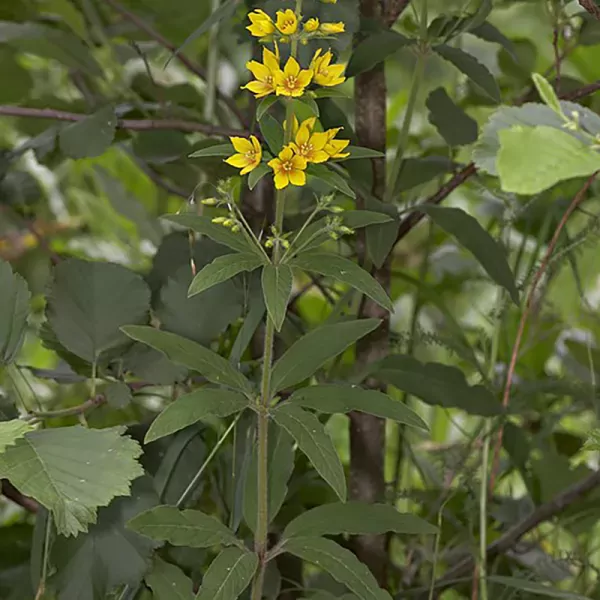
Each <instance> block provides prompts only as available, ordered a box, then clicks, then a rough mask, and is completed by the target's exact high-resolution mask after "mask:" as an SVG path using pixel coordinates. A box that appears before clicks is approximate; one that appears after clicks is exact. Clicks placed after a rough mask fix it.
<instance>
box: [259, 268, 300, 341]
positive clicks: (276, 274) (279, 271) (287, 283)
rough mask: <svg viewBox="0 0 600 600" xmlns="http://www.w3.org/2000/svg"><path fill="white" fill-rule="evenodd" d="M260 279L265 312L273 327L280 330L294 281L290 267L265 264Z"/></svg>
mask: <svg viewBox="0 0 600 600" xmlns="http://www.w3.org/2000/svg"><path fill="white" fill-rule="evenodd" d="M261 281H262V290H263V297H264V300H265V306H266V307H267V312H268V313H269V317H270V319H271V320H272V321H273V324H274V325H275V329H276V330H277V331H281V327H282V325H283V322H284V320H285V314H286V310H287V304H288V301H289V299H290V295H291V293H292V284H293V282H294V276H293V274H292V269H290V267H289V266H288V265H272V264H269V265H265V268H264V269H263V271H262V277H261Z"/></svg>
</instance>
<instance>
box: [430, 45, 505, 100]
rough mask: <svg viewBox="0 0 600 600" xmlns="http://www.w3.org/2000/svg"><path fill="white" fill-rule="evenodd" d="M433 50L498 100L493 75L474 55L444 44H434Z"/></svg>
mask: <svg viewBox="0 0 600 600" xmlns="http://www.w3.org/2000/svg"><path fill="white" fill-rule="evenodd" d="M433 50H434V52H436V53H437V54H438V55H439V56H441V57H442V58H443V59H445V60H447V61H448V62H450V63H452V64H453V65H454V66H455V67H456V68H457V69H458V70H459V71H461V72H462V73H464V74H465V75H466V76H467V77H468V78H469V79H470V80H471V81H472V82H473V83H474V84H475V85H476V86H477V87H478V88H479V89H481V91H482V92H483V93H484V94H486V95H487V96H489V97H490V98H491V99H492V100H494V101H495V102H500V99H501V98H500V89H499V88H498V84H497V83H496V80H495V79H494V76H493V75H492V74H491V73H490V72H489V71H488V69H487V67H485V66H484V65H482V64H481V63H480V62H479V61H478V60H477V59H476V58H475V57H474V56H472V55H471V54H469V53H468V52H465V51H464V50H461V49H460V48H453V47H452V46H447V45H446V44H441V45H439V46H435V47H434V48H433Z"/></svg>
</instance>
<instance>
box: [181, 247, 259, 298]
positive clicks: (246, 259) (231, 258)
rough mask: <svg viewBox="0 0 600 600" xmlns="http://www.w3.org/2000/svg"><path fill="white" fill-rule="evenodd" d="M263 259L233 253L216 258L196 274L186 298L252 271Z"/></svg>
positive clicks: (253, 255)
mask: <svg viewBox="0 0 600 600" xmlns="http://www.w3.org/2000/svg"><path fill="white" fill-rule="evenodd" d="M265 260H266V259H265V257H263V260H261V258H260V256H257V255H256V254H254V253H252V254H249V253H235V254H225V255H223V256H218V257H217V258H215V259H214V260H213V261H212V262H211V263H209V264H208V265H206V266H205V267H204V268H203V269H202V270H201V271H200V272H199V273H197V274H196V276H195V277H194V280H193V281H192V285H190V289H189V292H188V297H191V296H195V295H196V294H199V293H201V292H203V291H204V290H207V289H209V288H211V287H213V286H214V285H217V284H219V283H223V281H227V280H228V279H231V278H232V277H235V276H236V275H237V274H238V273H243V272H247V271H254V269H258V267H260V265H261V264H263V263H264V262H265Z"/></svg>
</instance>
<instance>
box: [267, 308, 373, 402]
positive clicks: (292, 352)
mask: <svg viewBox="0 0 600 600" xmlns="http://www.w3.org/2000/svg"><path fill="white" fill-rule="evenodd" d="M380 322H381V321H380V320H379V319H360V320H358V321H346V322H342V323H335V324H333V325H323V326H321V327H319V328H317V329H313V330H312V331H310V332H309V333H307V334H306V335H305V336H303V337H301V338H300V339H299V340H298V341H297V342H296V343H295V344H293V345H292V347H291V348H289V349H288V350H287V352H286V353H285V354H284V355H283V356H282V357H281V358H280V359H279V360H278V361H277V362H276V363H275V365H274V367H273V372H272V375H271V388H272V392H273V393H276V392H278V391H279V390H282V389H284V388H287V387H290V386H292V385H296V384H297V383H300V382H301V381H304V380H305V379H306V378H307V377H310V376H311V375H312V374H313V373H314V372H315V371H316V370H317V369H318V368H319V367H320V366H321V365H323V364H324V363H325V362H327V361H328V360H329V359H330V358H334V357H335V356H337V355H338V354H340V353H341V352H343V351H344V350H346V348H348V347H349V346H351V345H352V344H354V343H355V342H356V341H357V340H359V339H360V338H362V337H364V336H365V335H367V334H368V333H371V331H373V330H374V329H376V328H377V327H378V326H379V324H380Z"/></svg>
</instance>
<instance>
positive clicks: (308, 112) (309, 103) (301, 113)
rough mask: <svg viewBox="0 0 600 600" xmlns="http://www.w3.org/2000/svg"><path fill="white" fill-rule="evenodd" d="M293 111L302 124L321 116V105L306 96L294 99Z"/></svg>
mask: <svg viewBox="0 0 600 600" xmlns="http://www.w3.org/2000/svg"><path fill="white" fill-rule="evenodd" d="M293 109H294V114H295V115H296V117H297V119H298V120H299V121H300V122H302V121H304V120H306V119H308V118H310V117H318V116H319V105H318V104H317V103H316V101H315V99H314V98H312V97H311V96H308V95H306V94H305V95H304V96H301V97H300V98H294V104H293Z"/></svg>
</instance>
